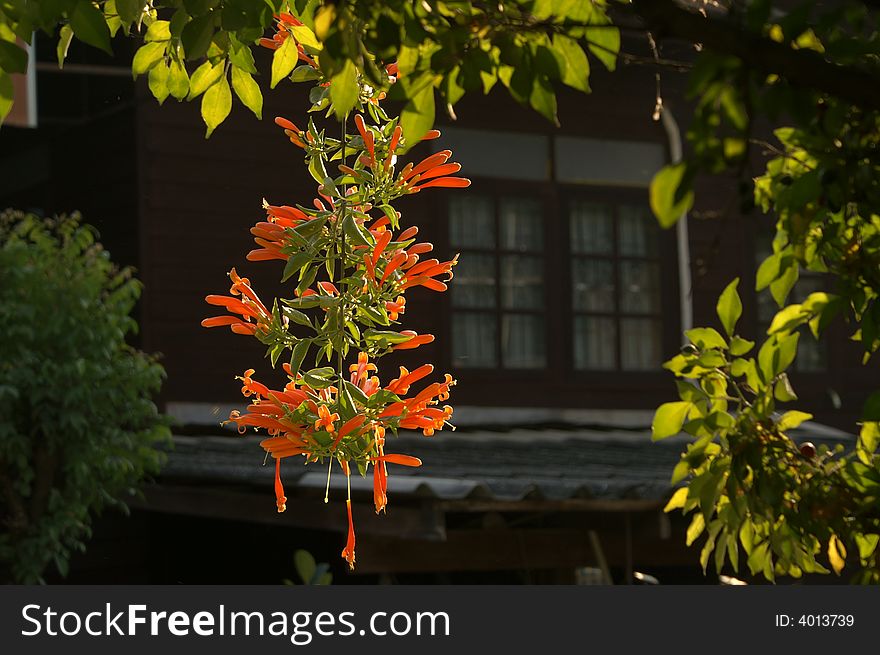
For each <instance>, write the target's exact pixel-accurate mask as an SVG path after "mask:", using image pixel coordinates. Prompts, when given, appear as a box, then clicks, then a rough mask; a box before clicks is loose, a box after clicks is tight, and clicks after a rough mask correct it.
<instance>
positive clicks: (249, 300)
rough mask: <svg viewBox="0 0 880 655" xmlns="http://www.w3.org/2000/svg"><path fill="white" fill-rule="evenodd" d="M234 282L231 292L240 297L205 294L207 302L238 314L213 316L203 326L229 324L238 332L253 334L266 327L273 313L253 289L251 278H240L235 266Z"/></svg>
mask: <svg viewBox="0 0 880 655" xmlns="http://www.w3.org/2000/svg"><path fill="white" fill-rule="evenodd" d="M229 277H230V278H232V281H233V284H232V288H230V290H229V292H230V293H232V294H233V295H236V296H240V298H233V297H230V296H219V295H209V296H205V302H207V303H208V304H209V305H217V306H221V307H225V308H226V310H227V311H229V312H231V313H234V314H238V315H239V316H241V318H238V317H235V316H213V317H211V318H206V319H204V320H203V321H202V327H208V328H210V327H219V326H222V325H228V326H229V327H230V329H231V330H232V331H233V332H235V333H236V334H248V335H253V334H255V333H256V331H257V330H258V329H264V328H265V327H266V326H267V325H268V324H269V323H270V322H271V321H272V313H271V312H270V311H269V310H268V309H266V306H265V305H264V304H263V303H262V302H261V301H260V299H259V297H258V296H257V294H256V293H255V292H254V290H253V289H251V286H250V280H248V279H247V278H240V277H239V276H238V274H237V273H236V272H235V269H234V268H233V269H232V270H231V271H230V272H229Z"/></svg>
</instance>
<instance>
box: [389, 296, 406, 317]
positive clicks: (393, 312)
mask: <svg viewBox="0 0 880 655" xmlns="http://www.w3.org/2000/svg"><path fill="white" fill-rule="evenodd" d="M405 309H406V298H404V297H403V296H397V300H395V301H394V302H392V301H390V300H389V301H388V302H386V303H385V311H387V312H388V318H390V319H391V320H392V321H396V320H397V319H398V317H399V316H400V315H401V314H403V312H404V310H405Z"/></svg>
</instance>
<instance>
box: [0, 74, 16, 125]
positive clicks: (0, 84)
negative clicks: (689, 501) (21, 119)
mask: <svg viewBox="0 0 880 655" xmlns="http://www.w3.org/2000/svg"><path fill="white" fill-rule="evenodd" d="M12 96H13V89H12V78H11V77H9V75H8V74H7V73H6V71H3V70H0V123H2V122H3V120H4V119H5V118H6V117H7V116H8V115H9V112H10V111H12V103H13V97H12Z"/></svg>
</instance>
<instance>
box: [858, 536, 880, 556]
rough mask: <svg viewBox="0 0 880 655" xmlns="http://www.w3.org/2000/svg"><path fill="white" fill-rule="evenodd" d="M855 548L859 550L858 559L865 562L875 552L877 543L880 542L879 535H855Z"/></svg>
mask: <svg viewBox="0 0 880 655" xmlns="http://www.w3.org/2000/svg"><path fill="white" fill-rule="evenodd" d="M855 539H856V546H858V548H859V558H860V559H862V560H866V559H868V558H869V557H871V555H873V554H874V551H875V550H877V543H878V542H880V535H877V534H857V535H855Z"/></svg>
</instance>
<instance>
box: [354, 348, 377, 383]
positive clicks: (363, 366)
mask: <svg viewBox="0 0 880 655" xmlns="http://www.w3.org/2000/svg"><path fill="white" fill-rule="evenodd" d="M375 370H376V365H375V364H371V363H370V358H369V357H368V356H367V353H363V352H362V353H358V363H357V364H352V365H351V366H349V367H348V371H349V373H351V382H352V384H360V383H361V382H362V381H363V380H364V379H366V378H367V377H368V376H369V372H370V371H375Z"/></svg>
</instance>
